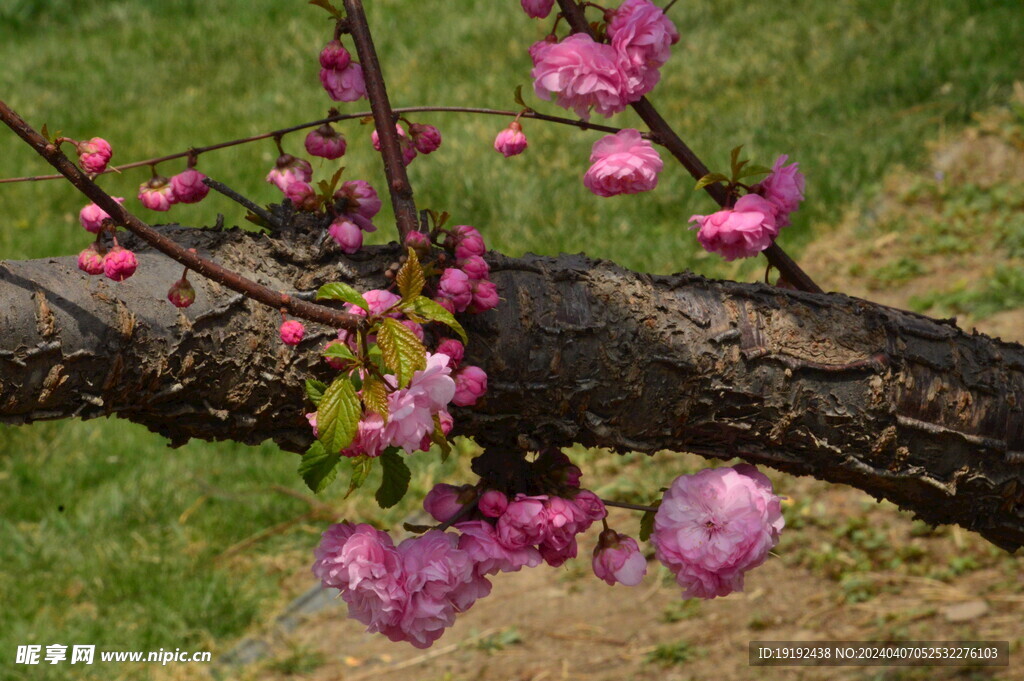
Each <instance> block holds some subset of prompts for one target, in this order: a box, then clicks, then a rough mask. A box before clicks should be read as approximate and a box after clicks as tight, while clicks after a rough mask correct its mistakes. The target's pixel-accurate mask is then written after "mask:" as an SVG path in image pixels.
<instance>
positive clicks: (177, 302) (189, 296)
mask: <svg viewBox="0 0 1024 681" xmlns="http://www.w3.org/2000/svg"><path fill="white" fill-rule="evenodd" d="M167 300H169V301H171V305H174V307H188V306H189V305H191V304H192V303H194V302H196V290H195V289H194V288H193V287H192V283H191V282H190V281H189V280H188V279H186V278H185V277H182V278H181V279H179V280H178V281H176V282H174V283H173V284H171V288H170V290H169V291H167Z"/></svg>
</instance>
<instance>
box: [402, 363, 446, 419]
mask: <svg viewBox="0 0 1024 681" xmlns="http://www.w3.org/2000/svg"><path fill="white" fill-rule="evenodd" d="M450 361H451V358H450V357H448V355H442V354H440V353H435V354H430V353H429V352H428V353H427V365H426V367H425V368H423V369H421V370H420V371H416V372H414V373H413V375H412V378H411V379H409V390H410V391H412V392H413V393H415V395H416V399H417V400H418V401H419V403H420V404H422V405H423V406H425V407H426V408H428V409H430V411H431V412H434V413H436V412H438V411H440V410H441V409H444V407H445V406H446V405H447V404H448V403H449V402H451V401H452V397H454V396H455V381H453V380H452V378H451V373H452V370H451V367H449V366H448V364H449V362H450Z"/></svg>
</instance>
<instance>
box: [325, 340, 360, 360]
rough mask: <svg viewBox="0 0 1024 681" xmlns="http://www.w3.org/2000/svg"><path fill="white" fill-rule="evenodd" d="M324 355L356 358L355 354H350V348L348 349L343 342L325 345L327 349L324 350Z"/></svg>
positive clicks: (337, 357)
mask: <svg viewBox="0 0 1024 681" xmlns="http://www.w3.org/2000/svg"><path fill="white" fill-rule="evenodd" d="M324 357H330V358H331V359H347V360H354V359H355V358H356V356H355V355H354V354H352V350H350V349H349V347H348V346H347V345H346V344H344V343H332V344H331V345H329V346H327V349H326V350H324Z"/></svg>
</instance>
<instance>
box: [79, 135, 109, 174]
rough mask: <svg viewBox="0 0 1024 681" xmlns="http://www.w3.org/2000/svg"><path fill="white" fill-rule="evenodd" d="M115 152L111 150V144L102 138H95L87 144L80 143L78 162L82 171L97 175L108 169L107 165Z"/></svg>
mask: <svg viewBox="0 0 1024 681" xmlns="http://www.w3.org/2000/svg"><path fill="white" fill-rule="evenodd" d="M113 155H114V152H113V151H111V149H110V143H109V142H107V140H105V139H103V138H102V137H93V138H92V139H91V140H89V141H87V142H79V143H78V162H79V163H80V164H81V165H82V170H84V171H85V172H87V173H89V174H90V175H95V174H97V173H102V172H103V171H104V170H106V169H107V163H108V162H109V161H110V157H111V156H113Z"/></svg>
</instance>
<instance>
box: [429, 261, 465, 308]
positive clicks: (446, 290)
mask: <svg viewBox="0 0 1024 681" xmlns="http://www.w3.org/2000/svg"><path fill="white" fill-rule="evenodd" d="M437 296H438V298H444V299H447V300H449V301H451V304H452V307H454V308H455V311H456V312H462V311H464V310H465V309H466V308H467V307H469V304H470V303H471V302H473V288H472V283H471V282H470V279H469V275H468V274H466V273H465V272H463V271H462V270H460V269H459V268H457V267H449V268H448V269H446V270H445V271H444V272H442V273H441V280H440V282H438V285H437Z"/></svg>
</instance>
